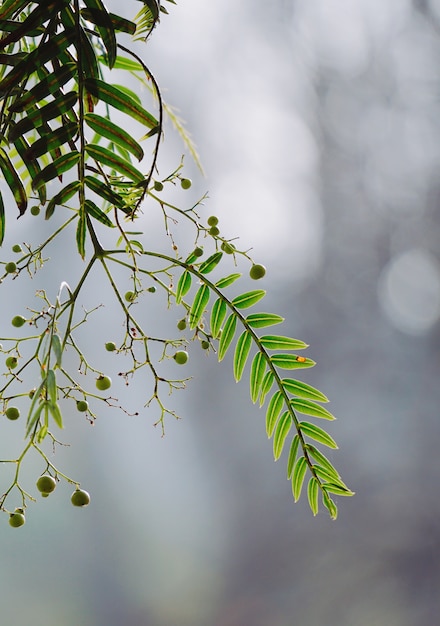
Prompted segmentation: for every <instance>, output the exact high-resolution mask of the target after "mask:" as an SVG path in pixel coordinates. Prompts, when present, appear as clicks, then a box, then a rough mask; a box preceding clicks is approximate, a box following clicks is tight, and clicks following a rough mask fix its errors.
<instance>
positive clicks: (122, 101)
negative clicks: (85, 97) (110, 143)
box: [85, 78, 158, 128]
mask: <svg viewBox="0 0 440 626" xmlns="http://www.w3.org/2000/svg"><path fill="white" fill-rule="evenodd" d="M85 87H86V90H87V91H88V92H89V93H90V94H91V95H92V96H95V97H96V98H98V99H99V100H102V101H103V102H106V103H107V104H109V105H110V106H112V107H114V108H115V109H118V110H119V111H122V112H123V113H126V114H127V115H130V116H131V117H132V118H133V119H135V120H137V121H138V122H140V123H141V124H143V125H144V126H147V127H148V128H156V127H157V126H158V121H157V120H156V119H155V118H154V117H153V116H152V115H151V113H149V112H148V111H147V110H146V109H144V108H143V107H141V106H139V104H138V103H137V102H135V101H134V100H133V99H132V98H130V97H129V96H128V95H127V94H126V93H124V92H123V91H122V90H121V89H119V88H118V87H115V86H114V85H109V84H108V83H105V82H104V81H102V80H100V79H97V78H96V79H91V78H87V79H86V80H85Z"/></svg>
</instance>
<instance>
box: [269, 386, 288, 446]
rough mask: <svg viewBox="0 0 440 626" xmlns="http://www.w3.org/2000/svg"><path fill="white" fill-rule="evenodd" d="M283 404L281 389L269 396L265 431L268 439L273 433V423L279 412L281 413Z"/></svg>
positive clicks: (275, 421)
mask: <svg viewBox="0 0 440 626" xmlns="http://www.w3.org/2000/svg"><path fill="white" fill-rule="evenodd" d="M283 405H284V396H283V392H282V391H279V390H278V391H276V392H275V393H274V394H273V396H272V397H271V399H270V401H269V404H268V406H267V411H266V433H267V436H268V437H269V439H270V438H271V437H272V435H273V431H274V428H275V424H276V423H277V419H278V416H279V414H280V413H281V409H282V408H283Z"/></svg>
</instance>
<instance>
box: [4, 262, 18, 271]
mask: <svg viewBox="0 0 440 626" xmlns="http://www.w3.org/2000/svg"><path fill="white" fill-rule="evenodd" d="M16 271H17V265H16V264H15V263H14V261H9V263H6V265H5V272H7V273H8V274H13V273H14V272H16Z"/></svg>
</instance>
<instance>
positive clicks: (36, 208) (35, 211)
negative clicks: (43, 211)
mask: <svg viewBox="0 0 440 626" xmlns="http://www.w3.org/2000/svg"><path fill="white" fill-rule="evenodd" d="M31 215H35V216H36V215H40V207H39V206H37V205H35V206H32V207H31Z"/></svg>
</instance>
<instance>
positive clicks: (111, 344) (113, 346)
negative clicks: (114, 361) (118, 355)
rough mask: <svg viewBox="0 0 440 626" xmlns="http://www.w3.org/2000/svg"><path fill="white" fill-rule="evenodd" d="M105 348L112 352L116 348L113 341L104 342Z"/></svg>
mask: <svg viewBox="0 0 440 626" xmlns="http://www.w3.org/2000/svg"><path fill="white" fill-rule="evenodd" d="M105 349H106V350H107V352H114V351H115V350H116V344H115V342H114V341H108V342H107V343H106V344H105Z"/></svg>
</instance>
